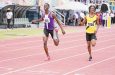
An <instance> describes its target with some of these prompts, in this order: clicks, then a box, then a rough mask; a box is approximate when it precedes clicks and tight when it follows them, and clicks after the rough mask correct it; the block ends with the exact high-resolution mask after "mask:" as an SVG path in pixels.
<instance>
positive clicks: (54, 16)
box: [52, 14, 65, 34]
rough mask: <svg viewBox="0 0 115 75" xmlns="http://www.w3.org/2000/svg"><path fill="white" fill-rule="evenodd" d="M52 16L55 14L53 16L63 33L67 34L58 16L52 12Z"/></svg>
mask: <svg viewBox="0 0 115 75" xmlns="http://www.w3.org/2000/svg"><path fill="white" fill-rule="evenodd" d="M52 16H53V18H54V19H55V20H56V22H57V23H58V25H59V26H60V28H61V31H62V33H63V34H65V31H64V29H63V26H62V24H61V23H60V21H59V20H58V18H57V17H56V15H55V14H52Z"/></svg>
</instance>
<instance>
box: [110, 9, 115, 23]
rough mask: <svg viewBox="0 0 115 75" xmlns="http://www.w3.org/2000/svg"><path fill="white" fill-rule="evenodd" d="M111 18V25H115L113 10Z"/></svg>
mask: <svg viewBox="0 0 115 75" xmlns="http://www.w3.org/2000/svg"><path fill="white" fill-rule="evenodd" d="M110 17H111V24H113V23H114V13H113V11H112V10H111V13H110Z"/></svg>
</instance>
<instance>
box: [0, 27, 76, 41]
mask: <svg viewBox="0 0 115 75" xmlns="http://www.w3.org/2000/svg"><path fill="white" fill-rule="evenodd" d="M64 29H65V31H66V33H74V32H77V31H78V30H76V28H66V27H65V28H64ZM42 34H43V29H40V28H17V29H1V30H0V40H5V39H13V38H18V37H22V38H23V37H25V36H42ZM59 34H61V31H60V32H59Z"/></svg>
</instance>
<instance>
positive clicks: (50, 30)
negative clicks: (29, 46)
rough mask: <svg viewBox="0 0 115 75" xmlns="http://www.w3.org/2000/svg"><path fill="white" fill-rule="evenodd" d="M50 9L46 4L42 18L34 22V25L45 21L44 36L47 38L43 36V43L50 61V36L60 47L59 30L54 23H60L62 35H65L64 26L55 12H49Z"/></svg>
mask: <svg viewBox="0 0 115 75" xmlns="http://www.w3.org/2000/svg"><path fill="white" fill-rule="evenodd" d="M49 7H50V5H49V4H48V3H45V4H44V11H45V12H44V13H43V15H42V17H41V18H40V19H38V20H33V21H32V23H35V22H40V21H44V35H45V36H43V42H44V50H45V53H46V55H47V58H48V59H47V60H50V56H49V53H48V47H47V41H48V37H49V34H50V35H51V37H52V39H53V41H54V44H55V46H58V45H59V38H58V30H57V28H56V27H55V25H54V21H56V22H57V23H58V25H59V26H60V28H61V31H62V33H63V34H65V31H64V29H63V27H62V24H61V23H60V21H59V20H58V19H57V17H56V15H55V14H54V13H53V12H51V11H49Z"/></svg>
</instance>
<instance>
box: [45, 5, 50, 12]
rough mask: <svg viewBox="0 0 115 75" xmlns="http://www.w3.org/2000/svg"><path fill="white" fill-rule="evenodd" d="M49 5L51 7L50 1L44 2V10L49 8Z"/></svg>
mask: <svg viewBox="0 0 115 75" xmlns="http://www.w3.org/2000/svg"><path fill="white" fill-rule="evenodd" d="M49 7H50V5H49V4H48V3H45V4H44V10H45V11H47V10H49Z"/></svg>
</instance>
